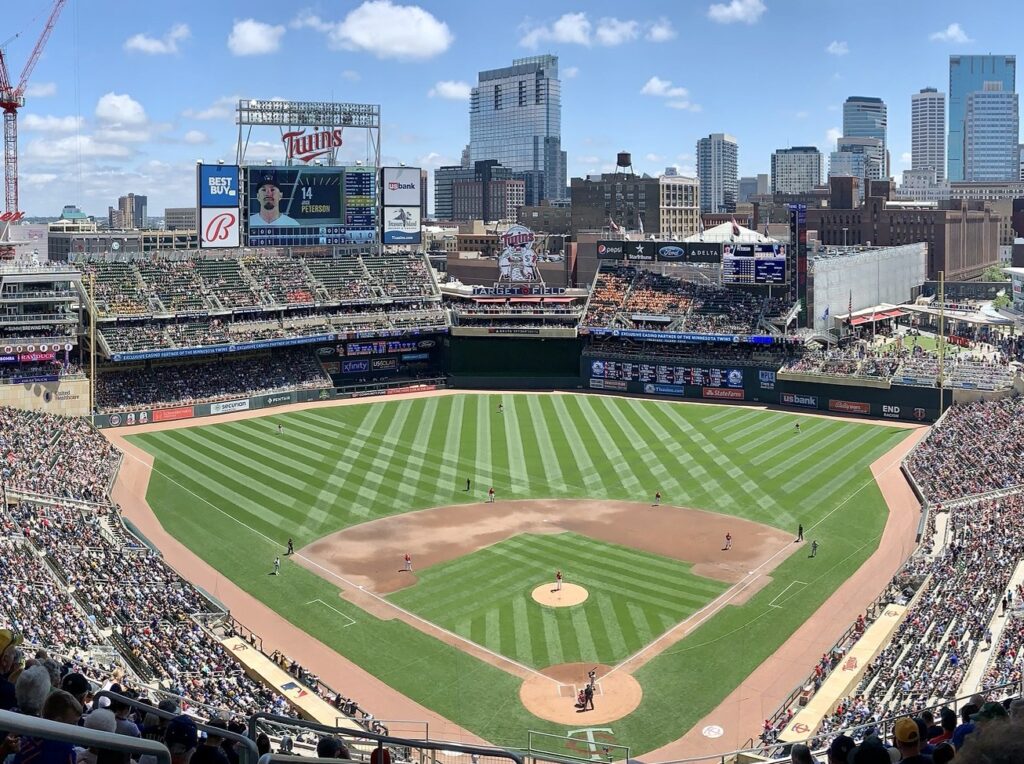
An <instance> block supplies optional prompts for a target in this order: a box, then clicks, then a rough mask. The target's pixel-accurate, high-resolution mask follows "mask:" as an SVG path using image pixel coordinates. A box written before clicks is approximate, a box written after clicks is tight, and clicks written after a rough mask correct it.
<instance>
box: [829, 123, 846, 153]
mask: <svg viewBox="0 0 1024 764" xmlns="http://www.w3.org/2000/svg"><path fill="white" fill-rule="evenodd" d="M842 137H843V131H842V130H840V129H839V128H838V127H830V128H829V129H828V132H827V133H825V138H826V140H827V141H828V145H829V147H830V148H829V151H832V150H834V149H835V147H836V141H838V140H839V139H840V138H842Z"/></svg>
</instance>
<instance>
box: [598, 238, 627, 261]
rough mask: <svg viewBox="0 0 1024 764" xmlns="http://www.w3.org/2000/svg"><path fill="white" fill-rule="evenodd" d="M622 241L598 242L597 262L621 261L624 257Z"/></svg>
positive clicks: (623, 243)
mask: <svg viewBox="0 0 1024 764" xmlns="http://www.w3.org/2000/svg"><path fill="white" fill-rule="evenodd" d="M625 244H626V242H624V241H599V242H598V243H597V259H598V260H622V259H623V258H624V257H625Z"/></svg>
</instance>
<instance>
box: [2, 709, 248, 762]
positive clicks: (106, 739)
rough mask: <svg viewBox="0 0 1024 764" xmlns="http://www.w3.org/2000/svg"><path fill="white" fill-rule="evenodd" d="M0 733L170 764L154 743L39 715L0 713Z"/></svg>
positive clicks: (167, 754)
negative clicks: (148, 757) (139, 755)
mask: <svg viewBox="0 0 1024 764" xmlns="http://www.w3.org/2000/svg"><path fill="white" fill-rule="evenodd" d="M0 731H3V732H10V733H14V734H15V735H25V736H28V737H39V738H44V739H46V740H60V741H63V742H65V743H77V744H79V745H81V746H83V747H85V748H99V749H102V750H106V751H123V752H127V753H131V754H143V755H146V754H148V755H149V756H154V757H156V760H157V762H158V764H171V754H170V752H169V751H168V750H167V747H166V746H165V745H164V744H163V743H158V742H156V741H155V740H146V739H144V738H138V737H131V736H129V735H118V734H115V733H113V732H100V731H98V730H91V729H87V728H85V727H79V726H77V725H74V724H63V723H61V722H54V721H50V720H49V719H40V718H38V717H36V716H25V715H23V714H16V713H13V712H12V711H0ZM254 747H255V746H254Z"/></svg>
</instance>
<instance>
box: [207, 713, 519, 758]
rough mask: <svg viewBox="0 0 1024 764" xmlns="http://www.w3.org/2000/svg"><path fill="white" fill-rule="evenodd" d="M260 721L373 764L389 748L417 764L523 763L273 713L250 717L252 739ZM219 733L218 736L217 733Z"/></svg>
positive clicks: (490, 752) (480, 749) (498, 754)
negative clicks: (448, 758) (322, 740)
mask: <svg viewBox="0 0 1024 764" xmlns="http://www.w3.org/2000/svg"><path fill="white" fill-rule="evenodd" d="M261 722H262V723H269V724H273V725H276V726H280V727H289V728H296V729H304V730H310V731H312V732H320V733H323V734H324V735H329V736H331V737H337V738H340V739H342V740H343V741H351V743H352V744H353V747H356V746H358V747H356V750H354V751H352V753H353V756H354V755H355V754H356V753H357V752H358V753H359V754H360V755H361V756H367V755H368V758H369V760H370V761H371V762H374V764H377V763H378V762H379V764H384V760H383V759H382V758H381V753H377V754H376V756H375V755H374V753H375V752H376V751H380V752H383V749H384V748H385V747H386V748H390V749H399V750H401V749H406V750H408V751H409V753H410V754H411V756H409V757H404V756H403V760H408V761H418V764H428V762H429V764H436V762H438V758H437V754H468V755H469V756H470V757H471V761H473V762H479V761H482V760H484V759H487V760H495V759H497V760H504V761H509V762H513V764H523V757H522V755H520V754H518V753H516V752H514V751H510V750H508V749H505V748H492V747H489V746H476V745H463V744H462V743H448V742H444V741H434V740H414V739H411V738H400V737H391V736H390V735H378V734H376V733H373V732H362V731H360V730H351V729H346V728H343V727H330V726H328V725H326V724H317V723H315V722H308V721H304V720H302V719H291V718H289V717H287V716H277V715H275V714H253V715H252V716H250V717H249V735H250V736H251V737H253V738H255V737H256V735H257V734H258V729H259V725H260V723H261ZM218 734H220V733H219V732H218ZM413 757H415V758H413ZM271 761H281V762H289V763H290V764H306V762H307V761H308V759H303V758H300V757H298V756H281V755H277V756H273V757H272V758H271Z"/></svg>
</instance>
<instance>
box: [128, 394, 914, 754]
mask: <svg viewBox="0 0 1024 764" xmlns="http://www.w3.org/2000/svg"><path fill="white" fill-rule="evenodd" d="M499 401H501V402H503V403H504V409H505V410H504V413H503V414H498V413H497V406H498V402H499ZM797 421H800V422H801V425H802V427H801V429H802V430H803V432H802V433H801V434H799V435H797V434H795V433H794V431H793V430H794V428H793V424H794V423H795V422H797ZM279 423H281V424H283V425H284V433H283V434H282V435H278V434H277V425H278V424H279ZM906 434H907V431H906V430H901V429H896V428H892V427H885V426H881V425H874V424H867V423H862V422H855V421H835V420H826V419H818V418H810V417H801V416H798V415H795V414H790V413H784V412H774V411H771V412H766V411H761V410H758V409H753V408H733V407H725V406H700V405H687V404H678V403H666V402H659V401H646V400H636V399H628V398H614V397H606V396H586V395H550V396H537V395H505V396H498V395H479V396H478V395H456V396H444V397H432V398H421V399H415V400H405V401H393V402H378V403H371V404H365V405H351V406H337V407H333V408H315V409H309V410H306V411H301V412H296V413H291V414H282V415H274V416H268V417H262V418H259V419H248V420H241V421H236V422H228V423H223V424H217V425H206V426H195V427H190V428H184V429H178V430H168V431H164V432H157V433H152V434H146V435H139V436H133V437H132V440H133V441H134V442H136V443H137V444H138V445H140V446H141V447H142V448H144V449H146V450H147V451H149V452H150V453H152V454H153V455H154V456H155V464H154V474H153V477H152V480H151V482H150V489H149V496H148V498H149V502H150V504H151V505H152V506H153V508H154V510H155V511H156V513H157V515H158V517H159V518H160V520H161V522H162V523H163V525H164V527H166V528H167V529H168V531H169V532H171V533H172V534H173V535H175V536H176V537H177V538H179V539H180V540H182V541H183V542H184V543H186V544H187V545H189V546H190V547H191V548H192V549H194V550H195V551H196V552H197V554H199V555H200V556H201V557H203V558H204V559H205V560H207V561H208V562H209V563H210V564H211V565H213V566H214V567H215V568H216V569H218V570H219V571H220V572H221V573H223V574H224V575H225V576H227V577H228V578H230V579H232V580H233V581H235V582H236V583H237V584H238V585H239V586H240V587H242V588H243V589H245V590H246V591H248V592H249V593H251V594H252V595H254V596H256V597H257V598H259V599H261V600H262V601H263V602H265V603H267V604H268V605H269V606H270V607H272V608H274V609H275V610H277V611H278V612H279V613H281V614H282V615H283V616H284V617H286V618H288V619H289V620H290V621H292V622H293V623H295V624H298V625H300V626H301V627H302V628H303V629H305V630H306V631H308V632H309V633H310V634H312V635H313V636H315V637H316V638H318V639H320V640H322V641H323V642H324V643H326V644H328V645H330V646H331V647H333V648H334V649H336V650H337V651H338V652H340V653H342V654H343V655H345V656H347V657H348V658H350V659H351V660H353V661H355V662H357V663H359V664H360V665H362V666H364V667H365V668H366V669H367V670H368V671H370V672H371V673H373V674H375V675H376V676H378V677H379V678H381V679H382V680H383V681H385V682H387V683H388V684H390V685H392V686H394V687H395V688H397V689H398V690H399V691H401V692H402V693H403V694H405V695H407V696H409V697H411V698H413V699H414V700H416V701H418V702H420V703H422V704H423V705H425V706H427V707H429V708H432V709H434V710H435V711H437V712H438V713H440V714H442V715H444V716H445V717H447V718H449V719H451V720H453V721H455V722H457V723H459V724H461V725H463V726H465V727H466V728H468V729H470V730H472V731H474V732H476V733H477V734H479V735H481V736H482V737H484V738H486V739H488V740H490V741H492V742H494V743H498V744H504V745H523V744H524V743H525V730H526V729H535V730H542V731H548V732H555V733H561V734H564V733H565V732H566V728H564V727H560V726H559V725H554V724H551V723H549V722H546V721H542V720H540V719H537V718H536V717H534V716H532V715H531V714H529V713H528V712H527V711H526V710H525V709H524V708H523V707H522V706H521V705H520V704H519V702H518V686H519V680H518V679H515V678H514V677H512V676H510V675H509V674H507V673H505V672H503V671H501V670H499V669H497V668H495V667H493V666H490V665H488V664H486V663H483V662H481V661H479V660H477V659H475V658H471V657H469V656H467V655H466V654H465V653H463V652H461V651H460V650H459V649H457V648H455V647H451V646H449V645H446V644H444V643H442V642H440V641H439V640H435V639H433V638H431V637H428V636H426V635H424V634H423V633H421V632H419V631H417V630H415V629H413V628H412V627H410V626H407V625H405V624H404V623H402V622H399V621H381V620H379V619H377V618H375V617H373V616H371V615H369V614H367V613H365V612H363V611H362V610H360V609H358V608H356V607H355V606H353V605H350V604H349V603H348V602H345V601H343V600H339V599H338V598H337V588H336V587H335V585H334V584H333V583H331V582H329V581H327V580H325V579H323V578H321V577H319V576H317V575H315V574H313V573H310V572H309V571H307V570H306V569H305V568H302V567H300V566H298V565H296V564H293V563H292V562H291V561H290V560H288V559H287V558H286V559H285V560H284V561H283V569H282V573H283V575H282V576H280V577H278V578H274V577H268V576H267V575H266V574H267V572H268V570H269V566H270V561H271V560H272V559H273V557H274V555H275V554H278V553H279V552H280V550H281V549H282V548H283V544H284V541H285V540H286V539H287V538H288V537H292V538H294V539H295V542H296V545H303V544H306V543H308V542H310V541H313V540H315V539H317V538H319V537H321V536H323V535H325V534H327V533H330V532H333V531H336V530H339V529H341V528H345V527H349V526H351V525H355V524H358V523H362V522H365V521H367V520H372V519H374V518H377V517H383V516H386V515H392V514H396V513H401V512H405V511H409V510H414V509H422V508H426V507H432V506H440V505H446V504H456V503H464V502H469V501H480V500H482V499H483V494H482V492H483V491H484V490H486V487H487V486H489V485H494V486H495V488H496V490H497V491H498V495H499V498H503V499H504V498H550V497H593V498H600V499H605V498H607V499H635V500H643V501H648V500H649V498H650V496H651V494H652V493H653V492H654V490H658V489H660V490H661V491H662V493H663V494H664V496H665V500H666V502H667V503H669V504H677V505H683V506H691V507H697V508H700V509H707V510H712V511H718V512H723V513H727V514H731V515H736V516H739V517H745V518H748V519H751V520H756V521H759V522H763V523H767V524H769V525H773V526H776V527H779V528H783V529H786V530H795V528H796V525H797V523H803V525H804V526H805V528H807V529H808V538H809V539H810V538H817V539H818V540H819V541H820V543H821V550H820V551H819V553H818V556H817V558H816V559H815V560H808V559H807V558H806V557H805V556H803V555H794V556H792V557H790V558H789V559H788V560H786V561H785V562H784V563H782V564H781V565H780V566H779V567H778V568H776V570H775V571H774V572H773V576H772V581H771V583H770V584H768V585H767V586H766V587H765V588H764V589H763V590H761V591H760V592H759V593H758V594H757V595H755V596H754V597H752V598H751V599H750V600H749V601H748V602H746V603H745V604H743V605H742V606H738V607H727V608H725V609H724V610H723V611H721V612H720V613H718V614H717V615H716V616H715V617H713V618H711V619H710V620H709V621H707V622H706V623H704V624H703V625H702V626H701V627H700V628H698V629H696V630H695V631H694V632H692V633H691V634H689V635H688V636H687V637H686V639H684V640H682V641H681V642H679V643H677V644H676V645H673V646H672V648H670V649H669V650H668V651H666V652H665V653H663V654H662V655H660V656H659V657H657V658H655V659H653V660H652V661H650V662H649V663H647V664H646V665H645V666H644V667H643V668H642V669H640V671H639V672H638V673H637V678H638V679H639V680H640V682H641V684H642V685H643V688H644V699H643V701H642V703H641V705H640V707H639V708H638V709H637V711H635V712H634V713H633V714H631V715H630V716H628V717H626V718H625V719H622V720H619V721H618V722H615V723H614V725H610V726H612V727H613V728H614V737H615V739H616V741H617V742H620V743H627V744H629V745H632V746H633V753H634V754H637V753H640V752H643V751H646V750H650V749H653V748H656V747H658V746H660V745H662V744H664V743H666V742H668V741H670V740H673V739H675V738H677V737H679V736H680V735H682V734H683V733H684V732H685V731H686V730H687V729H689V728H690V727H691V726H692V725H693V724H694V723H696V721H697V720H699V719H700V718H701V717H702V716H703V715H704V714H706V713H707V712H708V711H709V710H710V709H711V708H713V707H714V706H715V705H716V704H717V703H718V702H720V701H721V699H722V698H724V697H725V696H726V695H727V694H728V693H729V692H730V691H731V690H732V689H733V688H734V687H736V686H737V685H738V684H739V682H740V681H741V680H742V679H743V678H744V677H745V676H746V675H747V674H749V673H750V672H751V671H752V670H753V669H754V668H755V667H756V666H757V665H758V664H759V663H761V662H762V661H763V660H764V659H765V658H766V657H767V656H769V655H770V654H771V653H772V652H774V651H775V649H776V648H777V647H778V646H779V645H780V644H781V643H782V642H783V641H784V640H785V639H786V638H787V637H788V636H789V635H790V634H791V633H792V632H793V631H794V630H795V629H796V627H797V626H799V625H800V624H801V623H802V622H803V621H804V620H805V619H806V618H807V617H809V616H810V615H811V613H813V612H814V610H815V609H816V608H817V607H818V606H819V605H820V604H821V603H822V602H823V601H824V600H825V598H826V597H827V596H828V595H829V594H831V592H833V591H834V590H835V589H836V587H837V586H838V585H839V584H840V583H842V581H844V580H845V579H846V578H847V577H848V576H849V575H851V574H852V573H853V572H854V571H855V570H856V569H857V568H858V567H860V565H861V564H862V563H863V562H864V560H866V559H867V557H868V556H869V555H870V554H871V552H872V551H873V550H874V549H875V547H876V546H877V544H878V539H879V537H880V535H881V531H882V528H883V526H884V522H885V517H886V507H885V503H884V501H883V499H882V497H881V494H880V493H879V491H878V489H877V487H876V486H875V484H874V482H873V480H872V478H871V474H870V470H869V469H868V466H869V464H870V463H871V461H873V460H874V459H875V458H877V457H878V456H879V455H880V454H882V453H884V452H885V451H886V450H888V449H890V448H892V447H893V446H895V445H896V444H897V443H898V442H899V441H900V440H901V439H902V438H903V437H905V435H906ZM466 478H471V479H472V480H473V484H474V486H478V487H480V491H479V494H478V495H467V494H466V493H465V492H464V491H463V490H462V489H463V488H465V480H466ZM680 532H681V533H685V529H680ZM547 575H550V571H547ZM797 581H800V582H804V583H805V584H806V586H803V585H798V586H795V587H791V586H790V585H791V584H793V583H794V582H797ZM787 587H789V588H788V589H787ZM783 590H786V591H787V594H786V597H785V599H784V601H783V605H784V606H783V607H782V608H778V607H768V603H769V602H771V601H772V600H773V599H774V598H776V597H778V596H779V595H780V593H782V592H783ZM316 599H322V600H324V601H325V602H333V603H335V605H336V607H337V608H338V610H340V611H342V612H344V613H345V614H346V615H348V616H350V617H351V618H352V619H354V620H355V621H356V625H354V626H351V627H349V628H345V629H339V628H338V626H339V625H340V624H339V621H342V620H343V619H341V618H339V617H338V616H337V615H336V614H335V613H334V612H332V611H331V610H328V609H324V608H320V607H317V606H316V605H304V604H303V603H307V602H310V601H311V600H316ZM251 626H252V627H253V628H254V629H256V631H257V632H258V631H259V624H251ZM809 660H810V659H809ZM339 689H341V690H342V691H344V689H345V688H339ZM497 699H501V700H500V701H499V700H497Z"/></svg>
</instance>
